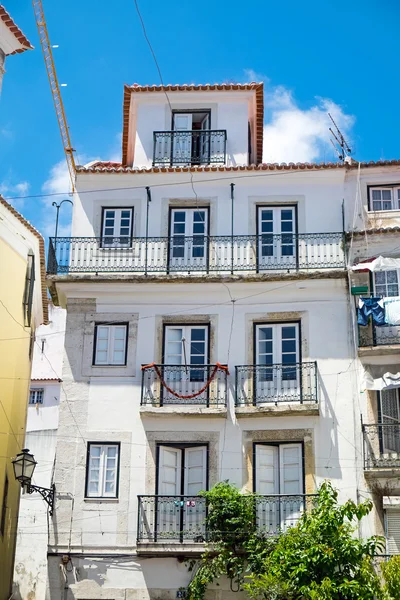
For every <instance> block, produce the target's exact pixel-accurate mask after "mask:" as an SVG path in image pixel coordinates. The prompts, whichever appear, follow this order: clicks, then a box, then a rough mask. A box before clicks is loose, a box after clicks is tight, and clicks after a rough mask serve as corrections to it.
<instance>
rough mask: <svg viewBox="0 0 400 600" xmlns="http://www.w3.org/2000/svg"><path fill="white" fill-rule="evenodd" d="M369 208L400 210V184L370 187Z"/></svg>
mask: <svg viewBox="0 0 400 600" xmlns="http://www.w3.org/2000/svg"><path fill="white" fill-rule="evenodd" d="M369 208H370V210H399V209H400V186H398V185H397V186H396V185H393V186H387V187H382V188H378V187H371V188H369Z"/></svg>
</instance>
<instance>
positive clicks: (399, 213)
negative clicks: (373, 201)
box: [368, 208, 400, 219]
mask: <svg viewBox="0 0 400 600" xmlns="http://www.w3.org/2000/svg"><path fill="white" fill-rule="evenodd" d="M399 217H400V209H398V208H395V209H393V210H368V218H369V219H391V218H392V219H396V218H399Z"/></svg>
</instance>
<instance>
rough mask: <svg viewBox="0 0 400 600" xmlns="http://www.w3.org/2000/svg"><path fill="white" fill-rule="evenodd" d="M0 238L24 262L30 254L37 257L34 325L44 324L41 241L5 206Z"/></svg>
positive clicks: (1, 207)
mask: <svg viewBox="0 0 400 600" xmlns="http://www.w3.org/2000/svg"><path fill="white" fill-rule="evenodd" d="M0 238H1V239H3V240H4V241H5V242H6V243H7V244H8V245H9V246H11V248H13V250H14V251H15V252H16V253H17V254H19V255H20V256H21V257H22V258H23V260H26V261H28V254H29V252H33V253H34V255H35V285H34V288H33V303H32V318H33V323H35V324H40V323H42V322H43V304H42V286H41V271H40V251H39V239H38V238H37V236H36V235H35V234H34V233H32V231H30V230H29V229H27V228H26V227H25V225H24V224H23V223H22V222H21V221H20V220H19V219H18V218H17V217H16V216H14V215H13V214H12V213H11V212H10V211H9V210H8V208H7V207H6V206H4V205H3V204H0Z"/></svg>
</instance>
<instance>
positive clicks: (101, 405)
mask: <svg viewBox="0 0 400 600" xmlns="http://www.w3.org/2000/svg"><path fill="white" fill-rule="evenodd" d="M59 287H60V289H62V290H63V292H64V293H65V295H66V296H67V298H68V306H69V311H68V319H67V337H66V350H65V357H64V370H63V380H64V383H63V392H62V399H61V405H60V429H59V439H58V445H57V466H56V475H55V476H56V485H57V489H58V490H59V495H58V499H57V508H56V514H55V518H54V519H53V528H52V533H51V537H50V549H51V551H52V552H59V553H63V552H67V551H68V550H70V551H71V553H72V555H73V553H74V552H75V553H80V554H82V553H85V552H91V553H94V554H96V553H98V554H106V553H107V552H119V553H128V554H130V555H131V556H132V565H131V566H130V567H127V566H126V567H123V561H122V560H121V561H119V564H117V565H115V562H114V561H111V560H109V561H108V562H107V561H106V560H105V559H103V560H102V564H101V565H99V564H98V561H97V559H96V560H93V561H92V562H91V563H90V564H88V561H81V560H80V559H78V558H77V559H76V560H75V559H74V558H73V563H74V565H76V566H77V567H78V571H79V573H78V575H77V579H76V581H75V580H74V577H75V576H74V575H71V576H69V577H70V579H69V584H70V592H69V594H70V596H69V597H70V598H73V597H74V598H104V599H105V598H108V597H109V596H108V595H107V594H111V596H110V597H113V598H114V597H115V598H117V597H119V593H121V594H122V597H123V593H125V592H123V591H125V590H127V592H126V593H127V594H130V596H129V597H131V598H143V597H148V595H149V594H150V597H153V598H155V597H159V592H157V590H159V589H161V590H163V592H162V594H167V596H168V597H170V598H173V597H174V594H175V592H174V590H176V589H177V588H179V587H180V586H181V585H183V586H185V585H187V583H188V582H189V579H190V574H189V573H188V572H187V571H186V569H185V568H183V566H182V564H180V563H179V562H178V561H177V560H176V559H175V558H170V559H141V558H139V557H136V556H135V546H136V533H137V532H136V526H137V495H138V494H144V493H150V494H151V493H155V490H154V472H150V471H152V466H151V465H152V463H151V460H150V463H149V440H151V439H156V440H157V439H159V440H162V439H165V435H169V436H172V438H171V439H180V440H182V441H184V440H185V436H186V441H192V440H193V439H196V436H202V438H201V439H208V438H209V439H213V440H216V448H217V454H218V460H217V462H218V467H217V471H218V474H217V478H218V480H224V479H229V480H230V481H232V482H234V483H236V484H237V485H238V486H239V487H246V485H247V480H248V472H247V468H246V466H245V462H244V454H243V444H244V439H245V437H246V436H249V435H250V436H251V435H252V434H251V433H246V432H252V431H254V432H256V431H266V430H271V431H273V430H279V431H285V430H293V429H296V430H306V431H307V432H311V433H310V434H307V435H311V437H312V443H313V448H314V455H315V485H316V486H317V485H318V484H319V483H321V482H322V481H323V480H324V479H325V478H329V479H331V480H332V482H333V484H334V485H335V486H336V487H338V488H339V490H340V500H345V499H347V498H349V497H350V498H352V499H354V500H356V499H357V481H358V478H359V473H360V469H361V468H362V466H361V457H360V455H359V454H358V453H357V451H356V449H355V445H356V433H355V431H357V428H356V425H355V414H354V413H355V409H354V405H353V398H354V399H355V398H356V395H355V385H354V376H353V369H352V366H353V364H354V350H353V346H352V337H351V329H350V320H349V303H348V298H347V287H346V280H345V279H344V278H342V279H329V278H326V279H322V280H304V281H295V280H292V281H290V282H287V281H286V282H282V284H280V283H279V282H260V283H255V282H254V283H229V284H228V287H229V291H230V294H231V295H232V297H233V298H234V299H235V300H236V302H235V314H234V321H233V329H232V335H230V327H231V322H232V310H233V307H232V303H231V301H230V295H229V293H228V290H227V289H226V287H225V286H224V285H222V284H221V283H204V284H195V283H193V284H190V283H180V284H178V283H163V284H162V296H160V293H159V290H160V284H146V283H145V282H143V283H140V284H133V283H120V284H118V283H114V284H113V285H112V286H110V283H107V282H104V283H97V284H96V283H90V284H84V283H76V284H73V283H70V284H67V283H62V284H59ZM93 307H95V311H96V312H98V313H102V314H107V313H110V314H112V316H113V319H114V318H115V314H116V313H120V314H121V318H122V319H123V316H124V315H126V314H128V313H129V314H132V313H136V314H137V315H138V332H137V340H136V361H137V365H136V367H137V368H136V373H137V374H136V376H134V377H131V378H123V379H122V378H120V377H119V378H116V379H114V378H113V377H112V376H110V375H109V374H107V376H105V377H103V378H101V377H99V376H97V377H96V378H95V381H94V379H93V378H90V377H86V376H85V377H84V376H82V373H81V368H82V367H81V365H82V362H83V351H84V350H83V348H84V342H83V326H82V324H83V323H84V321H85V314H87V313H91V312H93ZM180 311H181V312H180ZM170 313H173V318H174V319H176V322H179V320H182V319H184V318H185V317H187V315H188V314H189V315H190V317H191V318H194V317H193V315H198V316H199V317H200V316H202V317H204V316H206V315H208V316H209V317H210V319H211V320H212V322H213V323H214V324H215V340H216V341H215V346H214V347H213V350H212V352H213V354H212V361H219V362H221V363H228V365H229V369H230V376H229V390H230V391H229V408H228V415H227V417H226V418H223V417H219V418H211V417H210V418H198V417H184V416H179V415H176V414H175V415H173V416H168V417H166V416H163V417H161V418H160V417H157V416H156V417H153V416H148V415H146V416H143V415H142V416H140V413H139V407H140V390H141V377H140V365H141V364H142V363H148V362H152V361H154V360H157V357H158V356H159V351H160V350H159V327H160V324H161V322H162V320H163V318H165V317H166V316H168V315H170V317H169V318H171V316H172V315H171V314H170ZM277 313H285V314H286V315H287V314H288V313H291V314H293V313H296V314H300V315H301V319H302V329H303V336H302V337H303V340H302V349H303V357H302V359H303V360H304V361H306V360H310V361H312V360H317V361H318V371H319V394H320V396H319V398H320V415H319V416H302V415H293V416H285V417H274V416H261V415H260V416H258V417H256V418H255V417H253V418H249V417H246V418H243V417H242V418H238V419H237V418H236V416H235V412H234V408H233V406H234V397H233V392H234V372H235V370H234V367H235V365H241V364H249V363H250V364H251V362H252V358H251V353H250V341H249V340H250V338H251V321H252V320H258V321H262V320H266V321H267V320H268V319H269V318H270V317H271V315H273V316H274V318H276V316H277ZM229 339H230V340H231V342H230V343H229ZM78 428H79V430H78ZM88 440H89V441H95V440H99V441H100V440H102V441H121V479H120V495H119V499H118V500H114V501H96V500H90V501H88V500H85V499H84V482H85V463H86V443H87V441H88ZM66 457H68V459H66ZM149 465H150V467H149ZM72 496H73V497H74V501H73V502H72ZM59 563H60V558H59V557H54V558H51V559H50V561H49V569H50V574H49V592H48V594H49V598H52V599H53V598H56V597H57V596H56V594H57V593H58V592H57V590H59V589H60V588H59V586H60V569H59ZM117 563H118V561H117ZM149 565H150V566H149ZM160 573H163V577H162V578H160ZM118 590H119V591H118Z"/></svg>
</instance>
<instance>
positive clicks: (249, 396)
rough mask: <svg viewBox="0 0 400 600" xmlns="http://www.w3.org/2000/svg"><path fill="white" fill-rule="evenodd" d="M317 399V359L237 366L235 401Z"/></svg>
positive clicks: (273, 402)
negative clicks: (289, 362)
mask: <svg viewBox="0 0 400 600" xmlns="http://www.w3.org/2000/svg"><path fill="white" fill-rule="evenodd" d="M286 402H299V403H300V404H303V403H304V402H313V403H317V402H318V385H317V363H316V362H301V363H296V364H293V365H282V364H273V365H269V366H261V365H240V366H237V367H236V405H237V406H246V405H253V406H259V405H263V404H266V405H267V404H280V403H286Z"/></svg>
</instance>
